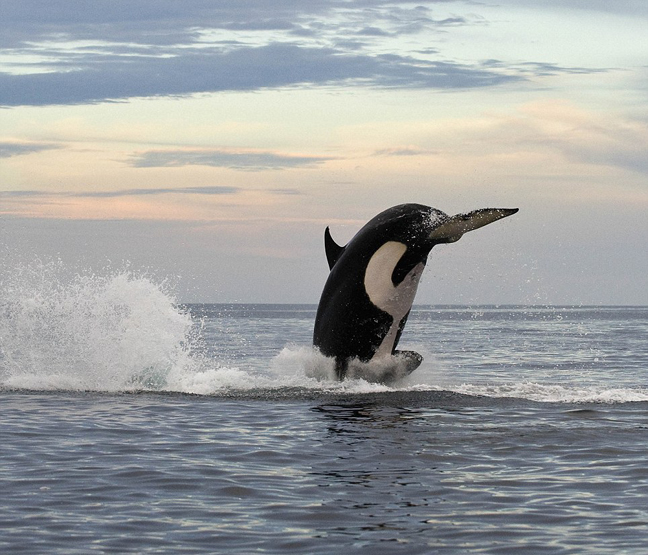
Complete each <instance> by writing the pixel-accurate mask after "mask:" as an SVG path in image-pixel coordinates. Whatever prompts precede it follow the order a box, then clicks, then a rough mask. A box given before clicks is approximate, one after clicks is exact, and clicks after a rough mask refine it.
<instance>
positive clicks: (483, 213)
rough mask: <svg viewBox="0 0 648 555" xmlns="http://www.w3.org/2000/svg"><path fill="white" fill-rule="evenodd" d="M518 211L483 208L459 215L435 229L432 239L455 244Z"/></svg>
mask: <svg viewBox="0 0 648 555" xmlns="http://www.w3.org/2000/svg"><path fill="white" fill-rule="evenodd" d="M517 211H518V208H482V209H480V210H473V211H472V212H468V213H466V214H457V215H456V216H451V217H450V218H448V219H447V220H445V221H444V222H443V223H441V224H440V225H438V226H437V227H435V228H434V230H433V231H432V233H431V234H430V239H432V240H433V241H435V242H436V243H454V242H455V241H458V240H459V239H461V237H462V236H463V234H464V233H468V232H469V231H473V230H474V229H479V228H480V227H484V226H485V225H488V224H491V223H493V222H496V221H497V220H501V219H502V218H506V217H507V216H512V215H513V214H515V213H516V212H517Z"/></svg>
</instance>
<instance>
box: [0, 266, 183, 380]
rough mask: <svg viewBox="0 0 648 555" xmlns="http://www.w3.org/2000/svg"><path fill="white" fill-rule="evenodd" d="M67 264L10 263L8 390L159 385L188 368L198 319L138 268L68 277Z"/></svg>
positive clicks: (3, 336) (4, 353) (6, 291)
mask: <svg viewBox="0 0 648 555" xmlns="http://www.w3.org/2000/svg"><path fill="white" fill-rule="evenodd" d="M65 273H66V272H65V269H64V268H63V265H62V264H61V263H60V262H57V261H50V262H40V261H36V262H34V263H31V264H27V265H21V266H17V267H15V268H11V269H7V268H5V269H4V271H3V274H2V282H1V283H0V380H1V383H2V385H3V386H4V387H20V388H29V389H73V390H97V391H117V390H124V389H137V388H155V387H160V386H161V385H163V384H164V383H165V381H166V376H167V374H168V373H169V372H170V371H171V370H176V371H177V370H179V369H181V368H188V367H189V366H190V365H191V364H193V361H192V358H191V356H190V350H191V347H190V337H191V335H190V331H191V324H192V323H191V318H190V316H189V315H188V314H187V313H185V312H183V311H182V310H180V309H179V308H178V307H177V306H176V305H175V303H174V300H173V298H172V297H171V296H170V294H169V293H167V292H165V290H164V286H162V285H159V284H156V283H154V282H153V281H152V280H151V279H148V278H147V277H146V276H143V275H135V274H134V273H132V272H129V271H126V270H121V271H107V272H106V273H104V274H103V275H95V274H86V275H82V274H76V275H73V276H71V277H68V276H66V275H65Z"/></svg>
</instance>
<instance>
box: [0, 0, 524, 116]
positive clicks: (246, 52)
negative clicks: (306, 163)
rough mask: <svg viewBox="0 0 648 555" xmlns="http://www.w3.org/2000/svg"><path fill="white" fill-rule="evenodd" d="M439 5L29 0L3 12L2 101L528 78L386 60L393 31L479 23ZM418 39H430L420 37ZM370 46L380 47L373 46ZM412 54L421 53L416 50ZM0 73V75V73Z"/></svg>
mask: <svg viewBox="0 0 648 555" xmlns="http://www.w3.org/2000/svg"><path fill="white" fill-rule="evenodd" d="M438 3H440V0H422V1H421V2H420V3H419V5H417V6H412V5H411V3H409V2H406V1H405V0H389V1H388V0H357V1H354V2H352V3H350V2H348V1H347V0H312V1H309V2H300V1H297V0H273V1H272V2H268V1H267V0H245V1H244V2H226V1H224V0H222V1H218V0H214V1H213V2H204V1H202V0H187V1H186V2H183V3H182V6H180V5H179V4H178V3H177V1H175V0H157V1H156V2H155V3H151V2H150V1H148V0H128V1H126V0H95V1H94V2H92V3H79V2H67V1H63V0H52V1H49V2H45V1H43V0H24V1H23V2H13V3H9V4H8V6H7V7H6V8H4V7H3V14H2V20H1V21H0V46H4V52H5V58H4V60H5V61H4V63H3V64H2V66H0V67H2V68H4V73H0V105H3V106H21V105H31V106H41V105H68V104H89V103H99V102H108V101H124V100H127V99H130V98H135V97H155V96H182V95H191V94H197V93H214V92H220V91H250V90H259V89H264V88H280V87H293V86H313V85H315V86H317V85H328V84H336V85H365V86H370V87H398V88H432V89H457V88H458V89H461V88H472V87H489V86H493V85H499V84H502V83H510V82H515V81H519V80H522V79H524V77H521V76H520V75H513V74H512V73H511V72H507V71H502V70H501V68H496V67H484V66H481V65H471V64H460V63H456V62H453V61H448V60H442V59H436V60H434V61H431V60H430V59H429V58H430V56H434V57H437V58H438V55H437V54H436V53H433V52H432V50H430V49H428V50H427V52H426V53H422V52H421V49H420V48H419V49H418V51H419V52H418V53H417V54H413V55H412V56H407V55H401V56H396V55H386V54H385V52H389V51H393V48H390V47H387V48H385V45H384V43H385V41H389V40H392V39H393V37H398V36H400V35H415V34H417V33H423V32H429V31H433V32H438V29H442V28H447V27H456V26H458V25H472V24H479V25H481V24H483V21H482V20H481V19H480V18H478V17H477V16H474V17H473V16H470V17H469V18H467V17H446V18H435V17H433V16H432V11H431V9H430V7H429V6H431V5H435V4H438ZM422 37H423V39H424V41H425V43H426V44H427V43H429V36H426V35H422ZM374 47H377V48H374ZM415 50H416V49H415ZM0 71H1V70H0Z"/></svg>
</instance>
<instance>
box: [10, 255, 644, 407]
mask: <svg viewBox="0 0 648 555" xmlns="http://www.w3.org/2000/svg"><path fill="white" fill-rule="evenodd" d="M200 332H201V327H200V322H196V321H193V320H192V317H191V314H189V313H188V312H187V311H186V310H185V309H183V308H182V307H181V306H180V305H179V304H178V303H177V302H176V300H175V298H174V296H173V294H172V293H171V292H170V290H169V288H168V287H167V286H166V285H165V284H164V283H160V282H159V281H156V280H154V279H152V278H151V277H149V276H147V275H144V274H138V273H136V272H133V271H129V270H124V269H121V270H110V269H108V270H105V271H104V272H101V273H100V274H94V273H87V272H86V273H83V272H79V273H71V272H70V271H69V269H66V268H65V267H64V265H63V264H61V263H60V262H57V261H50V262H40V261H35V262H32V263H30V264H22V265H14V266H8V265H5V266H4V267H3V268H0V389H28V390H67V391H70V390H72V391H106V392H117V391H132V390H152V391H175V392H183V393H194V394H200V395H213V394H222V393H229V392H235V391H239V392H240V391H243V392H245V391H254V390H257V391H258V390H263V391H267V392H269V393H271V392H272V391H277V390H281V389H283V390H286V389H287V388H288V389H289V388H297V389H300V390H304V389H307V390H313V391H318V392H323V393H326V392H333V393H351V394H356V393H375V392H388V391H394V390H400V391H440V390H445V391H454V392H457V393H462V394H466V395H481V396H489V397H517V398H525V399H531V400H535V401H545V402H570V403H571V402H605V403H617V402H627V401H646V400H648V390H645V389H610V388H606V387H604V386H603V387H582V388H580V387H574V386H573V385H564V386H563V385H556V384H538V383H530V382H520V383H512V384H510V383H509V384H494V385H488V384H486V385H483V384H482V385H479V384H458V383H451V382H449V381H447V379H446V377H445V376H444V373H443V372H442V371H441V367H440V364H439V363H437V361H435V359H434V355H433V354H432V353H428V352H426V350H425V348H424V347H423V348H422V349H421V348H418V347H417V350H419V351H421V352H422V354H423V355H424V358H425V361H424V363H423V365H422V366H421V367H420V368H419V369H417V371H416V372H414V373H413V374H411V375H410V376H408V377H407V378H405V379H403V380H401V381H400V382H398V383H396V384H392V385H391V386H387V385H383V384H376V383H369V382H367V381H365V380H363V379H353V380H345V381H344V382H338V381H336V380H335V379H334V363H333V361H332V360H331V359H328V358H326V357H324V356H323V355H321V354H320V353H319V352H317V351H316V350H314V349H313V348H311V347H310V346H293V347H286V348H284V349H282V350H281V351H280V352H279V353H278V354H277V355H276V356H275V357H273V358H269V359H268V361H267V367H266V368H265V370H264V371H262V372H259V371H255V370H253V369H250V368H245V367H237V366H235V365H232V364H231V363H221V362H220V361H219V360H218V359H217V357H215V356H213V355H208V354H206V353H207V350H205V349H204V348H203V347H204V345H203V344H202V341H203V340H202V338H201V333H200Z"/></svg>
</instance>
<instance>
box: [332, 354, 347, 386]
mask: <svg viewBox="0 0 648 555" xmlns="http://www.w3.org/2000/svg"><path fill="white" fill-rule="evenodd" d="M348 368H349V359H348V358H346V357H335V375H336V377H337V379H338V380H339V381H342V380H344V378H345V377H346V374H347V370H348Z"/></svg>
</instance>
